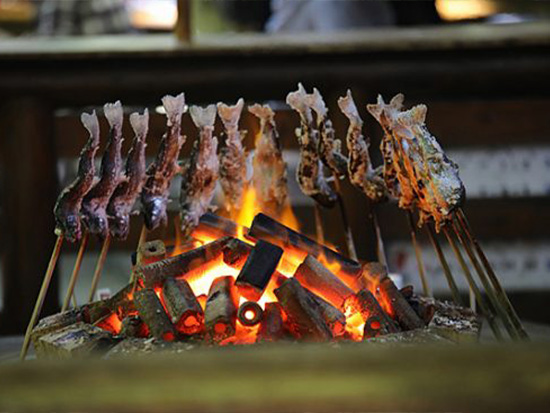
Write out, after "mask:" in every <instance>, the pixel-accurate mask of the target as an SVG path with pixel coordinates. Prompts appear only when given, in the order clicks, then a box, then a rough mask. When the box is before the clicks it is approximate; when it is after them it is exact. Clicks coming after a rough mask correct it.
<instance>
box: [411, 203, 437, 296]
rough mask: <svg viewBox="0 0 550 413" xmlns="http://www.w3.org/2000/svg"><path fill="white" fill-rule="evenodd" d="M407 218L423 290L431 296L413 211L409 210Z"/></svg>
mask: <svg viewBox="0 0 550 413" xmlns="http://www.w3.org/2000/svg"><path fill="white" fill-rule="evenodd" d="M406 214H407V220H408V222H409V229H410V233H411V241H412V244H413V247H414V252H415V254H416V263H417V265H418V274H419V275H420V281H421V282H422V290H423V291H424V295H426V296H428V297H431V296H432V292H431V291H430V287H429V285H428V279H427V278H426V272H425V271H424V261H423V260H422V251H421V250H420V245H418V240H417V239H416V229H415V228H414V219H413V215H412V212H411V211H409V210H407V212H406Z"/></svg>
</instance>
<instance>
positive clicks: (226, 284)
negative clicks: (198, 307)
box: [204, 275, 239, 342]
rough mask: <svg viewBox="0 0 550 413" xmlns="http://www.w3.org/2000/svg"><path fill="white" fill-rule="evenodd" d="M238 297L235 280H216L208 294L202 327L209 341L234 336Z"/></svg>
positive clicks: (223, 277) (229, 278)
mask: <svg viewBox="0 0 550 413" xmlns="http://www.w3.org/2000/svg"><path fill="white" fill-rule="evenodd" d="M238 305H239V297H238V292H237V288H236V287H235V279H234V278H233V277H231V276H230V275H226V276H222V277H218V278H216V279H215V280H214V281H213V282H212V285H211V286H210V290H209V292H208V299H207V300H206V309H205V311H204V326H205V330H206V333H207V336H208V338H209V339H210V340H213V341H216V342H219V341H221V340H223V339H226V338H228V337H231V336H233V335H234V334H235V323H236V318H237V307H238Z"/></svg>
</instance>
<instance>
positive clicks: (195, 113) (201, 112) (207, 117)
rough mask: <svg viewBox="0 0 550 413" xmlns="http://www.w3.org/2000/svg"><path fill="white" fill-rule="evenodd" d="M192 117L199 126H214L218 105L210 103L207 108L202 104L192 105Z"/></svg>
mask: <svg viewBox="0 0 550 413" xmlns="http://www.w3.org/2000/svg"><path fill="white" fill-rule="evenodd" d="M189 113H190V114H191V119H193V123H194V124H195V126H196V127H197V128H204V127H207V126H211V127H213V126H214V122H215V121H216V105H208V106H207V107H205V108H202V107H200V106H191V108H189Z"/></svg>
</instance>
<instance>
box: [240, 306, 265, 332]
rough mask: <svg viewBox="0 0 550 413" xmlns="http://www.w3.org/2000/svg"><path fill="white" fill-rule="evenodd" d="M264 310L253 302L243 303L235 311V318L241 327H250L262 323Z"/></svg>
mask: <svg viewBox="0 0 550 413" xmlns="http://www.w3.org/2000/svg"><path fill="white" fill-rule="evenodd" d="M263 315H264V310H262V307H260V305H259V304H258V303H256V302H254V301H245V302H244V303H242V304H241V306H240V307H239V311H237V318H238V319H239V321H240V322H241V324H242V325H243V326H247V327H252V326H255V325H256V324H258V323H259V322H260V321H262V318H263Z"/></svg>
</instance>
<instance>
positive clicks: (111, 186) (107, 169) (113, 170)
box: [82, 101, 123, 239]
mask: <svg viewBox="0 0 550 413" xmlns="http://www.w3.org/2000/svg"><path fill="white" fill-rule="evenodd" d="M103 109H104V113H105V117H106V118H107V121H108V122H109V140H108V142H107V146H106V148H105V152H104V154H103V158H102V160H101V171H100V178H99V181H98V182H97V184H95V185H94V187H93V188H92V189H91V190H90V192H88V194H87V195H86V196H85V197H84V201H83V202H82V217H83V221H84V224H85V225H86V227H87V228H88V230H89V231H90V233H91V234H95V235H97V236H98V237H99V238H101V239H103V238H105V237H107V235H108V234H109V222H108V218H107V205H108V203H109V200H110V198H111V196H112V195H113V192H114V191H115V189H116V187H117V186H118V184H119V183H120V182H121V180H122V179H123V177H122V155H121V148H122V141H123V139H122V122H123V111H122V105H121V103H120V101H117V102H115V103H113V104H110V103H107V104H106V105H105V106H104V108H103Z"/></svg>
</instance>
